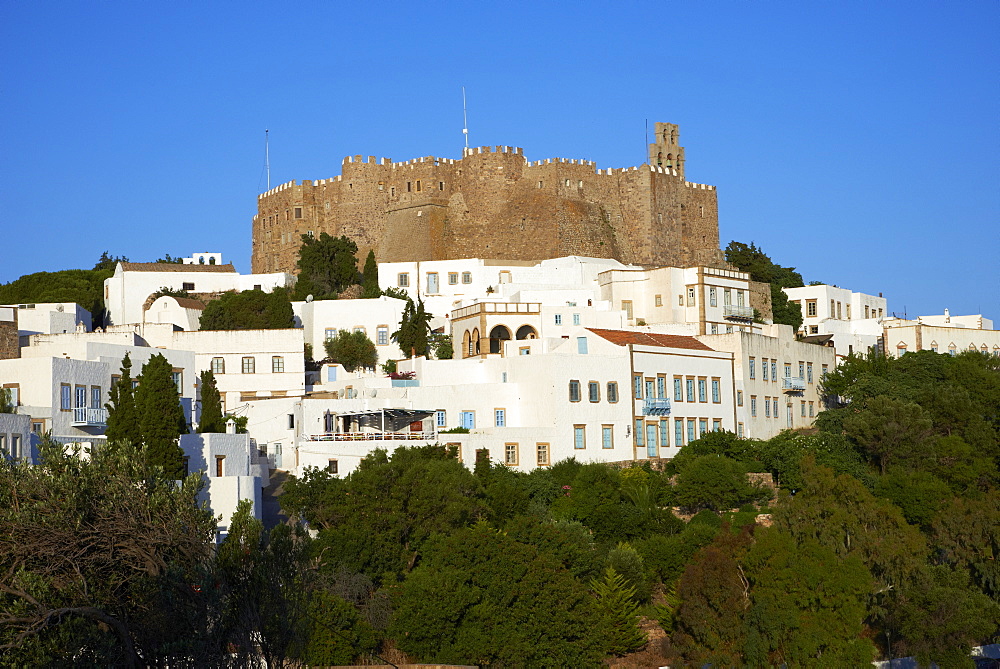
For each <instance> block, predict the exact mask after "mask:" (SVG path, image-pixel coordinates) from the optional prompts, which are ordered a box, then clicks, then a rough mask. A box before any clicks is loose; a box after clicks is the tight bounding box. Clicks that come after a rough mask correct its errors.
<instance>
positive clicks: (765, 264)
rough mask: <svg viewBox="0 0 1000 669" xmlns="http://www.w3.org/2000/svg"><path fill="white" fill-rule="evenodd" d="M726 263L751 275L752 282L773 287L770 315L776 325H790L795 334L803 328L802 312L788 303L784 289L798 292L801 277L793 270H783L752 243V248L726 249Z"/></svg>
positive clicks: (735, 246) (739, 245)
mask: <svg viewBox="0 0 1000 669" xmlns="http://www.w3.org/2000/svg"><path fill="white" fill-rule="evenodd" d="M726 262H728V263H730V264H732V265H735V266H736V267H738V268H739V269H741V270H743V271H744V272H748V273H749V274H750V279H751V280H753V281H760V282H762V283H768V284H771V314H772V316H773V318H774V322H775V323H782V324H784V325H791V326H792V327H793V328H794V329H795V330H798V329H799V328H800V327H801V326H802V309H800V308H799V307H797V306H795V305H794V304H792V303H791V302H790V301H789V300H788V295H786V294H785V292H784V291H783V290H781V289H782V288H799V287H801V286H802V285H804V284H803V283H802V275H801V274H799V273H798V272H796V271H795V268H794V267H782V266H781V265H778V264H777V263H775V262H773V261H772V260H771V259H770V258H769V257H768V256H767V254H765V253H764V251H762V250H761V249H759V248H757V246H756V245H754V244H753V243H752V242H751V243H750V246H747V245H746V244H743V243H742V242H737V241H732V242H729V246H727V247H726Z"/></svg>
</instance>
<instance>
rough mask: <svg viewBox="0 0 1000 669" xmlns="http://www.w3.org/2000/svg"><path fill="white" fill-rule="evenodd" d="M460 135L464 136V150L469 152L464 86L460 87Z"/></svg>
mask: <svg viewBox="0 0 1000 669" xmlns="http://www.w3.org/2000/svg"><path fill="white" fill-rule="evenodd" d="M462 123H463V125H462V134H463V135H465V150H466V151H468V150H469V113H468V110H467V109H466V107H465V86H462Z"/></svg>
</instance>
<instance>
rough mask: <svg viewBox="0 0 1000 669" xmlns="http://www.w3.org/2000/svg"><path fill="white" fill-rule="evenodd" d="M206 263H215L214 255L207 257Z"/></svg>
mask: <svg viewBox="0 0 1000 669" xmlns="http://www.w3.org/2000/svg"><path fill="white" fill-rule="evenodd" d="M208 264H209V265H214V264H215V256H212V257H211V258H209V259H208Z"/></svg>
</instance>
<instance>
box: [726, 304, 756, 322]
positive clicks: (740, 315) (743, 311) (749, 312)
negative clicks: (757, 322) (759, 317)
mask: <svg viewBox="0 0 1000 669" xmlns="http://www.w3.org/2000/svg"><path fill="white" fill-rule="evenodd" d="M722 316H723V318H731V319H733V320H737V321H752V320H753V307H744V306H742V305H739V304H724V305H722Z"/></svg>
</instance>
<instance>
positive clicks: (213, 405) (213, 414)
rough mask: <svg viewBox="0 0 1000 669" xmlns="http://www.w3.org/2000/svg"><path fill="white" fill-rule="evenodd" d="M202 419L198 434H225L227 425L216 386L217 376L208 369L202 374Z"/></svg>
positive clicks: (199, 423)
mask: <svg viewBox="0 0 1000 669" xmlns="http://www.w3.org/2000/svg"><path fill="white" fill-rule="evenodd" d="M200 378H201V419H200V420H199V421H198V432H200V433H204V432H225V431H226V423H225V421H224V420H223V418H222V399H221V397H220V396H219V389H218V388H217V387H216V386H215V374H213V373H212V370H210V369H206V370H205V371H204V372H202V373H201V377H200Z"/></svg>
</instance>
